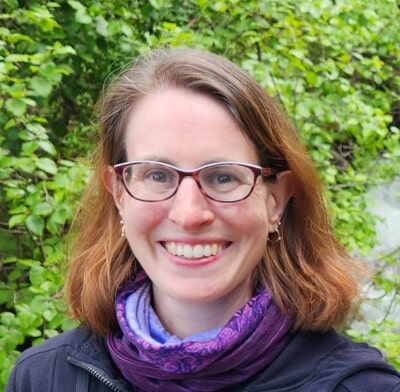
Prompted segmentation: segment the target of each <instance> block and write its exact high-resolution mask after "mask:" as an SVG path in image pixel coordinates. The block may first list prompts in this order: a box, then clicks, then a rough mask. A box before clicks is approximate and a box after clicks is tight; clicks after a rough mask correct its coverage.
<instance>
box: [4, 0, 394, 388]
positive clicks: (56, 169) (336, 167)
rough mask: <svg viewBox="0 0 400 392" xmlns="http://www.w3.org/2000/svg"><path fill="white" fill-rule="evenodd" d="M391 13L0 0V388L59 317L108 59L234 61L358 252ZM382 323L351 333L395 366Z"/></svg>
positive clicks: (386, 95) (287, 1) (390, 140)
mask: <svg viewBox="0 0 400 392" xmlns="http://www.w3.org/2000/svg"><path fill="white" fill-rule="evenodd" d="M399 18H400V10H399V7H398V4H397V2H396V1H395V0H387V1H384V2H381V1H380V0H370V1H366V0H353V1H351V2H348V1H344V0H339V1H333V0H315V1H312V2H310V1H306V0H300V1H297V0H296V1H295V0H284V1H255V0H245V1H243V0H240V1H239V0H230V1H226V0H221V1H215V0H213V1H211V0H184V1H177V0H170V1H162V0H150V1H148V2H142V1H137V0H136V1H135V0H133V1H130V2H126V1H122V0H113V1H110V0H105V1H98V0H87V1H85V2H83V1H76V0H59V1H57V2H51V1H46V2H43V1H41V0H32V1H30V2H24V1H22V0H4V1H3V2H2V3H1V4H0V129H1V134H0V181H1V184H2V185H1V189H0V200H1V203H0V206H1V207H0V230H1V234H0V235H1V237H0V249H1V251H0V252H1V253H0V257H1V261H0V277H1V280H0V363H1V364H2V366H1V367H0V385H1V386H3V385H4V383H5V381H6V379H7V376H8V373H9V370H10V367H11V366H12V363H13V362H14V360H15V358H16V357H17V356H18V354H19V352H20V351H21V350H22V349H24V348H26V347H28V346H30V345H32V344H37V343H38V342H40V341H42V340H43V339H45V338H47V337H50V336H53V335H54V334H56V333H58V332H59V331H62V330H65V329H67V328H69V327H71V325H72V324H71V323H70V322H69V321H68V320H67V318H66V316H65V304H64V302H63V299H62V296H61V294H60V290H61V288H62V284H63V280H64V272H65V259H66V256H65V255H66V249H65V236H66V233H67V230H68V227H69V225H70V222H71V219H72V215H73V211H74V210H75V208H76V204H77V201H78V199H79V195H80V194H81V192H82V189H83V187H84V185H85V183H86V180H87V178H88V176H89V174H90V173H89V170H88V165H87V161H88V159H87V158H88V157H87V155H88V151H90V150H91V149H92V144H93V140H94V136H95V129H94V128H93V126H92V113H93V110H94V103H95V101H96V100H97V98H98V96H99V93H100V91H101V89H102V86H103V83H104V80H106V79H107V78H108V77H112V72H115V70H118V69H120V68H121V67H123V66H124V65H125V64H127V63H128V62H129V61H130V60H131V59H132V58H133V57H135V56H136V55H138V54H139V53H141V52H143V51H145V50H147V49H148V48H150V47H159V46H164V45H169V46H196V47H199V48H204V49H208V50H211V51H213V52H216V53H219V54H222V55H224V56H227V57H228V58H230V59H232V60H233V61H234V62H236V63H238V64H239V65H240V66H242V67H243V68H245V69H246V70H247V71H248V72H249V73H251V74H252V75H254V77H255V78H256V79H257V80H258V81H259V82H260V83H261V84H262V85H263V86H264V87H265V89H266V90H267V91H268V92H269V93H270V94H272V95H273V96H274V97H275V98H276V100H277V101H279V103H280V104H281V105H282V107H283V108H284V110H286V112H287V113H288V114H289V116H290V117H291V118H292V121H293V123H294V124H295V125H296V127H297V128H298V130H299V132H300V133H301V136H302V138H303V140H304V142H305V144H306V146H307V148H308V150H309V152H310V154H311V156H312V158H313V159H314V161H315V162H316V164H317V165H318V168H319V170H320V174H321V179H322V181H323V183H324V185H325V187H326V199H327V200H328V201H329V206H330V209H331V212H332V216H333V223H334V226H335V229H336V231H337V234H338V236H339V238H341V240H342V241H343V243H344V245H345V246H346V247H348V249H349V250H354V251H357V252H358V253H359V254H363V255H367V254H369V253H370V251H371V249H372V247H373V246H374V245H375V243H376V239H375V218H374V217H373V216H371V214H370V213H368V211H367V199H366V197H365V195H366V190H367V189H369V188H371V187H373V186H374V185H375V184H378V183H385V182H389V181H391V180H392V179H393V178H394V177H395V176H396V175H398V172H399V168H400V143H399V138H400V130H399V114H398V112H399V107H400V104H399V102H400V97H399V95H400V65H399V63H400V53H399V52H400V47H399V45H398V42H399V38H400V37H399V31H398V20H399ZM396 113H397V117H396V116H395V114H396ZM387 263H389V264H390V265H391V267H392V268H393V269H395V268H396V265H398V264H399V254H398V253H397V254H392V255H390V257H388V258H386V259H385V258H383V259H382V261H381V264H380V265H381V267H382V269H381V270H380V273H378V275H377V279H376V282H375V286H376V287H377V288H379V290H381V291H382V293H383V296H391V295H392V296H393V293H398V292H399V290H400V282H399V281H398V278H395V276H396V274H393V276H394V277H393V276H389V275H388V274H387V273H386V272H385V271H387V269H384V268H383V266H385V265H386V264H387ZM397 268H398V267H397ZM393 298H395V300H394V301H395V302H396V301H397V302H398V296H393ZM396 298H397V299H396ZM385 323H386V321H385V320H383V321H382V323H381V324H380V325H377V324H374V322H372V321H371V322H370V323H369V325H370V327H369V329H368V331H367V332H366V333H360V332H356V331H355V330H350V332H349V333H350V334H351V335H352V336H354V337H357V338H359V339H361V340H369V341H371V342H373V343H374V344H376V345H378V346H379V347H381V348H382V349H383V350H384V351H385V352H386V354H387V355H388V357H389V358H390V360H391V361H392V362H393V363H394V364H395V365H396V366H398V367H399V368H400V365H399V362H398V358H399V352H398V347H400V338H399V330H398V326H396V325H386V324H385ZM381 326H384V327H385V328H384V330H385V332H383V328H382V329H381V328H380V327H381ZM396 328H397V329H396Z"/></svg>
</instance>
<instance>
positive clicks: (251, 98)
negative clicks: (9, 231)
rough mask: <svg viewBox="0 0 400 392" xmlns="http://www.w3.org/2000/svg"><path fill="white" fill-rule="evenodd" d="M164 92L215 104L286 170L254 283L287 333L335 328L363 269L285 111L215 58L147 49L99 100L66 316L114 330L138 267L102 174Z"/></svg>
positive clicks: (272, 163) (268, 161)
mask: <svg viewBox="0 0 400 392" xmlns="http://www.w3.org/2000/svg"><path fill="white" fill-rule="evenodd" d="M169 87H178V88H183V89H187V90H191V91H196V92H201V93H204V94H209V95H211V96H213V97H215V98H217V99H218V100H220V101H221V102H223V103H224V105H225V106H226V108H227V110H229V111H230V112H231V113H232V115H233V116H234V117H235V119H236V120H237V122H238V123H239V124H240V125H241V128H242V130H243V132H244V133H245V134H246V135H247V137H248V138H249V139H250V140H251V141H252V142H253V144H254V146H255V148H256V149H257V151H258V155H259V160H260V162H259V163H260V164H261V165H263V166H268V167H272V168H275V169H276V170H278V171H281V170H290V171H291V173H292V177H293V181H294V194H293V196H292V197H291V199H290V200H289V202H288V205H287V207H286V210H285V213H284V215H283V217H282V224H281V226H280V231H281V233H282V240H281V241H278V242H274V241H269V242H268V243H267V244H266V250H265V256H264V257H263V259H262V260H261V261H260V263H259V265H258V267H257V269H256V271H255V273H254V284H259V283H260V282H261V283H263V284H264V285H265V286H266V287H268V289H269V290H270V292H271V293H272V295H273V297H274V299H275V301H276V302H277V304H278V305H279V306H280V307H281V309H282V310H283V311H287V310H290V311H292V312H293V313H294V315H295V324H294V329H295V330H297V329H302V330H326V329H328V328H331V327H332V326H334V325H337V324H339V323H341V322H343V321H344V320H345V318H346V317H347V316H348V314H349V312H350V310H351V308H352V304H353V303H354V299H355V298H356V296H357V293H358V282H357V278H356V277H357V271H358V273H360V271H361V270H362V269H360V266H359V264H358V263H357V262H356V261H354V260H353V259H352V258H351V257H350V256H349V255H348V254H347V253H346V252H345V250H344V249H343V248H342V247H341V246H340V245H339V244H338V242H337V240H336V238H335V236H334V234H333V231H332V227H331V224H330V222H329V219H328V217H327V213H326V209H325V206H324V202H323V195H322V191H321V186H320V181H319V178H318V174H317V171H316V169H315V166H314V164H313V163H312V161H311V160H310V158H309V156H308V155H307V153H306V152H305V149H304V146H303V145H302V143H301V141H300V139H299V137H298V135H297V133H296V132H295V130H294V129H293V128H292V126H291V124H290V123H289V121H288V120H287V117H286V115H285V114H284V113H283V112H282V110H281V109H280V108H279V107H278V106H277V105H276V104H275V103H274V101H273V99H272V98H271V97H270V96H268V95H267V93H266V92H265V91H264V90H263V88H262V87H261V86H260V85H259V84H258V83H257V82H256V81H255V80H254V79H253V78H252V77H250V76H249V75H248V74H246V73H245V72H244V71H243V70H241V69H240V68H239V67H238V66H236V65H234V64H233V63H232V62H230V61H229V60H227V59H225V58H223V57H220V56H217V55H215V54H211V53H207V52H202V51H199V50H195V49H175V50H173V49H172V50H156V51H151V52H150V53H148V54H147V55H146V56H143V57H141V58H140V59H139V60H137V61H136V62H135V63H133V64H132V65H131V66H129V67H128V68H127V69H126V70H124V71H123V72H122V73H121V74H120V75H119V76H118V77H117V78H116V79H115V80H114V81H113V82H112V83H111V84H110V85H109V87H108V88H107V89H106V90H105V92H104V94H103V96H102V99H101V100H100V102H99V105H98V124H99V128H100V134H101V136H100V141H99V143H98V147H97V149H96V151H95V155H94V175H93V176H92V179H91V181H90V182H89V184H88V187H87V189H86V192H85V193H84V195H83V198H82V202H81V205H80V207H79V209H78V211H77V214H76V218H75V220H74V224H73V233H74V242H73V246H72V250H71V252H72V253H71V258H70V265H69V275H68V280H67V284H66V294H67V298H68V301H69V304H70V309H71V313H72V316H73V317H74V318H76V319H78V320H80V321H81V322H82V323H84V324H86V325H88V326H89V327H90V328H92V329H93V330H95V331H97V332H99V333H101V334H103V335H105V334H107V333H108V332H109V331H111V330H113V329H114V328H116V325H117V323H116V318H115V311H114V301H115V297H116V294H117V293H118V291H119V289H120V288H121V286H122V285H123V284H124V283H125V282H126V281H127V280H129V279H132V277H133V276H134V275H135V273H136V271H137V269H138V265H137V261H136V260H135V257H134V255H133V253H132V250H131V249H130V247H129V245H128V243H127V241H126V240H125V239H124V238H123V237H121V225H120V217H119V214H118V211H117V208H116V207H115V205H114V201H113V198H112V196H111V194H110V193H109V192H108V191H107V190H106V188H105V186H104V184H103V182H102V175H103V172H104V170H105V169H106V168H107V167H108V166H109V165H113V164H116V163H120V162H124V161H125V160H126V148H125V141H124V140H125V138H124V136H125V130H126V122H127V116H128V114H129V113H130V112H131V110H132V108H133V107H134V106H135V105H136V103H137V102H138V101H139V100H140V99H141V98H142V97H143V96H145V95H146V94H150V93H154V92H155V91H157V90H159V89H165V88H169Z"/></svg>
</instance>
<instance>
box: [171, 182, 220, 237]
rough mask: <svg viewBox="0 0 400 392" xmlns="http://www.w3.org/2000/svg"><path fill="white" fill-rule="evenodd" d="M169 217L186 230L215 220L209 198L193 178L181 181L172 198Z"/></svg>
mask: <svg viewBox="0 0 400 392" xmlns="http://www.w3.org/2000/svg"><path fill="white" fill-rule="evenodd" d="M168 217H169V219H170V220H172V221H173V222H174V223H176V224H177V225H178V226H180V227H181V228H182V229H184V230H186V231H191V230H194V229H197V228H199V227H201V226H203V225H207V224H210V223H211V222H212V221H213V220H214V212H213V211H212V210H211V209H210V205H209V199H207V197H206V196H205V195H204V194H203V193H202V191H201V190H200V188H199V186H198V184H197V182H196V181H195V180H194V179H193V178H190V177H187V178H184V179H183V180H182V182H181V183H180V185H179V188H178V190H177V192H176V194H175V195H174V196H173V198H172V206H171V209H170V211H169V214H168Z"/></svg>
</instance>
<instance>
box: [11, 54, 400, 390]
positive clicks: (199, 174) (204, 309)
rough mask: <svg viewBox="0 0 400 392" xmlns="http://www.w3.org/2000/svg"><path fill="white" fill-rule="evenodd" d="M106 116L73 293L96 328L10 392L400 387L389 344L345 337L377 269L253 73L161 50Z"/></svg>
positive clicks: (45, 348) (42, 349)
mask: <svg viewBox="0 0 400 392" xmlns="http://www.w3.org/2000/svg"><path fill="white" fill-rule="evenodd" d="M99 126H100V130H101V139H100V142H99V146H98V150H97V151H96V154H95V159H96V161H95V172H94V176H93V179H92V181H91V183H90V184H89V187H88V189H87V192H86V194H85V195H84V198H83V200H82V204H81V208H80V209H79V211H78V213H77V217H76V229H75V230H76V233H75V242H74V246H73V253H72V255H71V262H70V268H69V277H68V283H67V287H66V292H67V296H68V299H69V303H70V308H71V314H72V316H73V317H74V318H76V319H77V320H79V321H80V322H81V324H82V325H81V326H80V327H78V328H77V329H75V330H74V331H72V332H68V333H65V334H62V335H60V336H58V337H56V338H54V339H50V340H49V341H47V342H45V343H44V344H42V345H40V346H38V347H36V348H33V349H29V350H27V351H26V352H25V353H24V354H23V355H22V357H21V359H20V360H19V362H18V363H17V365H16V367H15V368H14V371H13V373H12V375H11V378H10V381H9V385H8V387H7V392H9V391H25V390H26V391H28V390H29V391H31V390H45V389H48V390H57V391H61V392H62V391H71V390H74V391H106V390H114V391H132V390H133V391H148V392H152V391H219V390H229V391H260V392H261V391H263V392H265V391H271V392H272V391H281V392H283V391H312V392H315V391H318V392H324V391H326V392H328V391H336V392H340V391H342V392H344V391H350V392H361V391H362V392H368V391H371V392H372V391H374V392H377V391H385V392H387V391H397V390H399V388H400V376H399V375H398V374H397V373H396V371H395V370H394V368H392V367H391V366H389V365H388V364H386V363H385V362H384V361H383V359H382V358H381V355H380V353H379V352H378V351H377V350H375V349H373V348H370V347H368V346H365V345H359V344H356V343H353V342H351V341H349V340H347V339H346V338H344V337H341V336H339V335H338V334H337V333H336V332H335V331H334V329H333V328H334V327H335V326H337V325H339V324H340V323H342V322H343V321H344V320H345V319H346V317H347V316H348V315H349V313H350V312H351V309H352V305H353V304H354V301H355V299H356V298H357V293H358V278H361V276H359V275H362V274H361V272H362V271H363V268H362V266H360V265H359V264H358V263H357V262H356V261H354V260H353V259H352V258H351V257H350V256H349V255H348V254H346V252H345V251H344V250H343V249H342V248H341V247H340V245H339V244H338V243H337V241H336V239H335V237H334V236H333V234H332V229H331V226H330V224H329V220H328V217H327V215H326V212H325V207H324V205H323V202H322V193H321V190H320V186H319V182H318V176H317V173H316V170H315V168H314V166H313V164H312V162H311V160H310V159H309V157H308V156H307V155H306V153H305V151H304V148H303V146H302V144H301V142H300V140H299V138H298V136H297V134H296V133H295V131H294V130H293V128H292V127H291V126H290V124H289V123H288V121H287V120H286V118H285V116H284V115H283V113H282V112H281V111H280V110H279V109H278V107H277V106H276V105H275V104H274V102H273V100H272V99H271V98H270V97H269V96H268V95H267V94H266V93H265V92H264V91H263V90H262V88H261V87H260V86H259V85H258V84H257V83H256V82H255V81H254V80H253V79H252V78H251V77H250V76H248V75H247V74H246V73H244V72H243V71H242V70H240V69H239V68H238V67H237V66H235V65H234V64H232V63H231V62H229V61H228V60H226V59H224V58H221V57H219V56H216V55H213V54H210V53H205V52H201V51H197V50H193V49H179V50H165V51H153V52H151V53H150V54H148V55H146V56H144V57H143V58H141V59H139V60H138V61H137V62H135V63H134V64H133V65H131V66H130V67H128V68H127V69H126V70H125V71H124V72H123V73H122V74H121V75H120V76H119V77H118V78H117V79H116V80H115V81H114V82H113V83H112V84H111V85H110V87H109V88H108V89H107V90H106V91H105V93H104V96H103V98H102V100H101V102H100V104H99ZM304 358H307V360H306V361H304ZM49 364H50V365H49ZM49 367H51V371H49ZM33 369H36V370H37V371H33Z"/></svg>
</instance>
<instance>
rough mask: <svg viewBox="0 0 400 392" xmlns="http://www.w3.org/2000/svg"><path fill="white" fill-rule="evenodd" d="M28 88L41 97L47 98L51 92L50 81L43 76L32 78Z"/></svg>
mask: <svg viewBox="0 0 400 392" xmlns="http://www.w3.org/2000/svg"><path fill="white" fill-rule="evenodd" d="M29 86H30V88H31V89H32V90H33V91H34V93H35V94H36V95H39V96H41V97H46V96H48V95H49V94H50V93H51V90H52V85H51V82H50V80H49V79H47V78H45V77H43V76H34V77H33V78H32V79H31V81H30V83H29Z"/></svg>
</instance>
